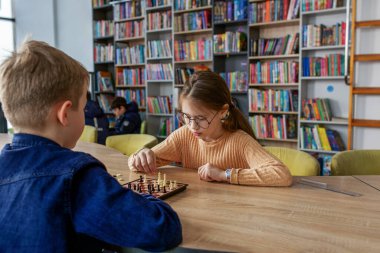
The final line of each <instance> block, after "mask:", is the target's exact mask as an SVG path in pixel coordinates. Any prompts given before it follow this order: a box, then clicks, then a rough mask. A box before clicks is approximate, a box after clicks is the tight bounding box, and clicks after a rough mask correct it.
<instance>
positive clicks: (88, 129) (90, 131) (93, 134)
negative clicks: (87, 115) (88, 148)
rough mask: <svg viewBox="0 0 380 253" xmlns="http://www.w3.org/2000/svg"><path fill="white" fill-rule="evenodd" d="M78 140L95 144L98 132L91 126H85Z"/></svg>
mask: <svg viewBox="0 0 380 253" xmlns="http://www.w3.org/2000/svg"><path fill="white" fill-rule="evenodd" d="M79 140H81V141H86V142H93V143H96V141H97V140H98V132H97V131H96V128H95V127H93V126H88V125H85V126H84V129H83V132H82V135H81V136H80V137H79Z"/></svg>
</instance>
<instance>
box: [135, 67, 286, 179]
mask: <svg viewBox="0 0 380 253" xmlns="http://www.w3.org/2000/svg"><path fill="white" fill-rule="evenodd" d="M179 110H180V112H179V113H178V115H177V117H178V119H179V121H180V122H181V123H182V125H183V126H182V127H180V128H179V129H177V130H175V131H174V132H173V133H172V134H170V135H169V136H168V137H167V138H166V139H165V141H163V142H161V143H160V144H158V145H157V146H155V147H153V148H152V150H150V149H147V148H145V149H142V150H140V151H138V152H137V153H135V154H134V155H132V156H131V157H130V158H129V161H128V164H129V167H130V168H131V169H134V170H137V171H141V172H147V173H151V172H155V171H156V169H157V167H160V166H163V165H167V164H170V163H172V162H177V163H182V166H183V167H185V168H193V169H197V170H198V174H199V177H200V179H201V180H205V181H218V182H228V183H231V184H244V185H261V186H289V185H291V183H292V176H291V175H290V172H289V169H288V168H287V167H286V166H285V165H284V164H283V163H282V162H280V161H279V160H278V159H276V158H274V157H273V156H272V155H271V154H269V153H268V152H267V151H265V149H264V148H262V147H261V145H260V144H259V143H258V142H257V141H256V140H255V137H254V134H253V130H252V128H251V126H250V125H249V123H248V121H247V119H246V118H245V117H244V115H243V114H242V113H241V112H240V110H239V109H238V108H236V106H235V105H234V104H233V103H232V102H231V94H230V91H229V90H228V87H227V85H226V83H225V81H224V79H223V78H221V77H220V76H219V75H218V74H216V73H214V72H211V71H201V72H197V73H195V74H193V75H192V76H191V77H190V78H189V80H188V81H187V82H186V84H185V85H184V88H183V89H182V92H181V94H180V97H179Z"/></svg>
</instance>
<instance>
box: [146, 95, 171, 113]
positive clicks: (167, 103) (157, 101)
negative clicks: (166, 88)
mask: <svg viewBox="0 0 380 253" xmlns="http://www.w3.org/2000/svg"><path fill="white" fill-rule="evenodd" d="M147 103H148V112H149V113H155V114H169V113H172V101H171V98H170V97H169V96H157V97H147Z"/></svg>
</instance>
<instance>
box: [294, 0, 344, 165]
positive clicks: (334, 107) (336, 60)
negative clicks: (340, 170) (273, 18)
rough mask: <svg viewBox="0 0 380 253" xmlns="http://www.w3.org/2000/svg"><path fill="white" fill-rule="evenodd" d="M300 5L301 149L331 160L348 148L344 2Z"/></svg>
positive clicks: (304, 2) (308, 2)
mask: <svg viewBox="0 0 380 253" xmlns="http://www.w3.org/2000/svg"><path fill="white" fill-rule="evenodd" d="M318 2H319V5H318V6H317V5H315V4H313V3H312V2H310V1H303V2H302V4H301V17H300V23H301V24H300V33H301V34H302V36H301V37H302V38H301V50H300V52H301V53H300V63H301V64H300V69H301V71H300V74H301V75H300V83H301V92H300V115H299V116H300V120H299V129H300V133H299V135H300V138H299V146H298V147H299V149H301V150H303V151H306V152H309V153H313V154H315V155H316V157H318V158H320V159H322V160H323V159H324V160H326V159H329V158H330V157H331V156H332V155H333V154H335V153H337V152H339V151H343V150H345V149H346V146H347V135H348V133H347V131H348V130H347V128H348V120H347V118H348V97H349V87H348V86H346V85H345V82H344V75H345V68H344V63H345V57H348V56H347V55H345V40H346V39H347V38H348V36H347V35H346V33H345V29H346V23H345V21H346V15H347V12H349V8H347V6H346V1H343V0H338V1H330V2H321V1H318Z"/></svg>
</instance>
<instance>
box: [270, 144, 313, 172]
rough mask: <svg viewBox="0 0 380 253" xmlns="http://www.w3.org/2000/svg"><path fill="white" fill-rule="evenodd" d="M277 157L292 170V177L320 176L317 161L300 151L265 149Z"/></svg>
mask: <svg viewBox="0 0 380 253" xmlns="http://www.w3.org/2000/svg"><path fill="white" fill-rule="evenodd" d="M264 148H265V149H266V150H267V151H269V153H271V154H272V155H274V156H275V157H277V158H278V159H279V160H280V161H281V162H283V163H284V164H285V165H286V166H287V167H288V168H289V170H290V173H291V174H292V176H318V175H319V171H320V168H319V163H318V161H317V159H315V158H314V157H312V156H311V155H309V154H308V153H305V152H303V151H300V150H296V149H291V148H285V147H264Z"/></svg>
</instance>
